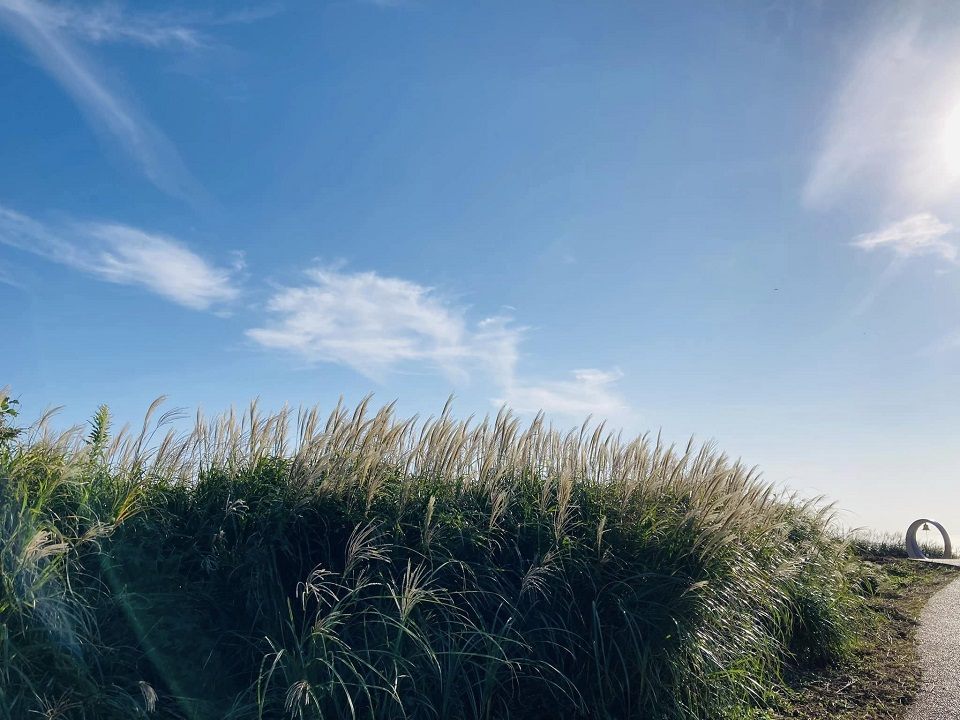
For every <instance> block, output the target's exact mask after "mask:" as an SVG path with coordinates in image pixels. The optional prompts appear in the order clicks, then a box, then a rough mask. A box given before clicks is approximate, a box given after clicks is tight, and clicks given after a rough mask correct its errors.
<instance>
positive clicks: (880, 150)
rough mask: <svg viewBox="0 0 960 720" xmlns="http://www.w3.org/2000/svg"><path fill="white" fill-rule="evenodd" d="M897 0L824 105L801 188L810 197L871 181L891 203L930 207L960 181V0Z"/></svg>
mask: <svg viewBox="0 0 960 720" xmlns="http://www.w3.org/2000/svg"><path fill="white" fill-rule="evenodd" d="M891 7H892V8H893V12H892V13H890V14H889V15H888V16H887V17H886V18H884V19H883V21H882V22H881V23H879V24H878V25H877V26H876V29H875V31H874V32H873V34H872V36H871V38H870V40H869V42H868V43H867V44H866V45H865V46H864V48H863V50H862V51H861V52H860V53H859V55H858V57H857V59H856V61H855V63H854V64H853V67H852V69H851V70H850V72H849V73H848V75H847V77H846V79H845V81H844V82H843V83H842V86H841V88H840V90H839V92H838V93H837V95H836V97H835V99H834V102H833V105H832V107H831V109H830V111H829V113H828V121H827V123H826V127H825V128H824V134H823V141H822V145H821V147H820V150H819V152H818V154H817V157H816V159H815V162H814V164H813V168H812V171H811V173H810V176H809V178H808V180H807V183H806V187H805V198H806V200H807V201H808V202H809V203H810V204H812V205H816V206H828V205H831V204H835V203H837V202H839V201H840V199H841V197H842V196H843V195H844V194H845V193H846V192H848V191H851V190H856V189H858V188H862V187H865V186H866V187H870V188H871V189H872V190H878V191H879V192H880V193H881V195H882V196H884V197H885V199H886V200H887V202H888V203H889V204H892V205H893V206H894V207H898V208H899V207H902V208H911V207H916V206H917V205H920V206H925V207H929V206H931V204H933V203H937V202H940V201H944V200H947V201H949V200H952V198H953V197H954V195H955V193H956V191H957V190H958V189H960V24H958V23H957V22H956V20H957V18H956V17H955V13H956V10H957V8H956V7H953V8H951V6H950V5H949V4H941V5H937V6H934V5H928V6H919V5H917V4H903V5H894V6H891ZM948 15H949V16H950V17H946V16H948Z"/></svg>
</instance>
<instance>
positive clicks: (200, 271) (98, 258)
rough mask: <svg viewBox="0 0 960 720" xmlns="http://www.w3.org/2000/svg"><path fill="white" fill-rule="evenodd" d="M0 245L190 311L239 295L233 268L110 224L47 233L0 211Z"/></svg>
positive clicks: (165, 238) (28, 220) (169, 241)
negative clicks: (140, 290)
mask: <svg viewBox="0 0 960 720" xmlns="http://www.w3.org/2000/svg"><path fill="white" fill-rule="evenodd" d="M0 243H3V244H5V245H10V246H12V247H16V248H19V249H21V250H26V251H28V252H31V253H34V254H36V255H40V256H41V257H44V258H46V259H47V260H51V261H53V262H56V263H60V264H62V265H67V266H69V267H72V268H74V269H76V270H80V271H82V272H85V273H88V274H90V275H93V276H95V277H97V278H100V279H101V280H105V281H107V282H112V283H117V284H120V285H139V286H141V287H143V288H146V289H147V290H150V291H151V292H154V293H156V294H157V295H160V296H161V297H164V298H167V299H168V300H172V301H173V302H175V303H177V304H179V305H183V306H185V307H188V308H193V309H196V310H206V309H209V308H211V307H213V306H216V305H221V304H223V303H228V302H230V301H231V300H234V299H235V298H236V297H237V296H238V295H239V290H238V289H237V287H236V285H235V282H234V278H235V275H236V272H237V270H238V268H237V267H233V268H225V267H218V266H215V265H212V264H210V263H209V262H207V261H206V260H204V259H203V258H201V257H200V256H199V255H197V254H196V253H194V252H193V251H191V250H190V249H189V248H187V247H186V246H185V245H183V244H182V243H180V242H179V241H177V240H175V239H174V238H171V237H168V236H165V235H159V234H155V233H147V232H144V231H143V230H138V229H137V228H133V227H130V226H127V225H120V224H116V223H86V224H71V225H68V226H65V227H61V228H50V227H48V226H47V225H45V224H43V223H40V222H38V221H36V220H34V219H33V218H30V217H27V216H26V215H23V214H20V213H17V212H14V211H13V210H9V209H7V208H4V207H3V206H0Z"/></svg>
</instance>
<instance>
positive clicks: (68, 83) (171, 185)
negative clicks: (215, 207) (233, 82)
mask: <svg viewBox="0 0 960 720" xmlns="http://www.w3.org/2000/svg"><path fill="white" fill-rule="evenodd" d="M274 12H276V9H275V8H274V7H273V6H265V7H264V8H263V9H262V10H257V9H240V10H235V11H233V12H232V13H230V14H227V15H224V16H219V17H216V16H209V15H208V16H201V15H195V16H192V17H191V16H182V17H180V16H175V15H172V14H169V13H165V14H163V13H156V14H133V13H129V12H125V11H124V10H123V8H122V6H120V5H117V4H100V3H91V4H85V5H80V4H75V5H67V4H56V5H54V4H52V3H47V2H42V0H0V28H6V29H7V30H8V31H9V32H11V33H12V34H13V35H14V36H15V37H16V38H18V39H19V40H20V42H21V43H23V45H24V46H25V47H26V48H27V49H28V50H29V51H30V52H31V53H32V55H33V56H34V58H35V59H36V60H37V61H38V62H39V64H40V65H41V67H43V68H44V69H45V70H46V72H47V73H48V74H49V75H50V76H51V77H52V78H53V79H54V80H56V81H57V83H59V84H60V86H61V87H62V88H63V90H64V91H65V92H66V93H67V94H68V95H69V96H70V97H71V98H72V99H73V101H74V102H75V103H76V104H77V106H78V107H79V108H80V109H81V110H82V111H83V113H84V114H85V115H86V117H87V118H88V120H89V122H90V124H91V126H92V127H93V128H94V129H95V130H97V131H98V132H100V133H103V134H104V135H106V136H107V137H109V138H110V139H111V140H112V141H114V142H116V143H117V144H118V145H119V146H120V147H121V148H122V150H123V151H124V152H125V153H126V154H127V155H128V156H129V157H130V158H131V159H132V161H133V162H134V163H135V165H136V166H137V167H138V168H139V169H140V171H141V172H142V173H143V174H144V175H145V176H146V177H147V179H148V180H150V182H152V183H153V184H154V185H156V186H157V187H158V188H160V189H161V190H163V191H164V192H166V193H168V194H170V195H173V196H176V197H181V198H185V199H190V200H196V198H197V197H202V196H203V195H204V193H203V191H202V189H201V187H200V185H199V183H198V182H197V181H196V179H195V178H194V177H193V176H192V175H191V173H190V171H189V170H188V169H187V167H186V165H185V164H184V162H183V160H182V159H181V158H180V155H179V153H178V152H177V149H176V147H175V146H174V144H173V143H172V142H171V141H170V140H169V138H167V137H166V135H164V134H163V132H161V131H160V130H159V129H158V128H157V127H155V126H154V125H153V124H152V123H151V122H150V120H149V119H148V118H147V117H146V116H145V115H144V114H143V113H142V112H139V111H138V110H137V108H136V103H135V102H134V101H133V99H132V98H130V97H125V96H124V94H123V93H121V92H120V91H118V90H117V89H116V88H114V87H111V84H110V83H109V82H108V81H107V79H106V77H105V74H104V73H103V71H102V70H101V69H100V68H99V67H98V65H97V63H96V62H95V61H94V60H93V59H92V58H91V57H90V56H89V55H88V54H87V53H86V52H84V49H83V47H82V45H84V44H86V45H101V44H106V43H127V44H134V45H138V46H141V47H145V48H151V49H159V48H164V49H168V50H171V49H172V50H196V49H198V48H200V47H205V46H207V45H209V44H210V41H209V38H208V37H207V36H206V35H205V34H204V33H203V32H201V30H200V29H199V26H200V25H223V24H232V23H246V22H254V21H255V20H259V19H260V18H262V17H266V16H267V15H269V14H273V13H274Z"/></svg>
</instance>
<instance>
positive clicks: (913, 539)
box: [907, 518, 953, 560]
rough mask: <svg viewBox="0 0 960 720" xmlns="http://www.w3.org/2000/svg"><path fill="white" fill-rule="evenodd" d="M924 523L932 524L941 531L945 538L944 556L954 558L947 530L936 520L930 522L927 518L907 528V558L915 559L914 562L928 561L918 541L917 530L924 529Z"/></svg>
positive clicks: (914, 522) (916, 521)
mask: <svg viewBox="0 0 960 720" xmlns="http://www.w3.org/2000/svg"><path fill="white" fill-rule="evenodd" d="M924 523H930V524H931V525H933V526H934V527H935V528H936V529H937V530H939V531H940V534H941V535H942V536H943V556H944V557H945V558H950V557H953V548H951V547H950V536H949V535H947V530H946V528H944V527H943V525H941V524H940V523H938V522H937V521H936V520H928V519H927V518H920V519H919V520H914V521H913V522H912V523H911V524H910V527H908V528H907V557H910V558H913V559H914V560H926V559H927V556H926V554H925V553H924V552H923V548H921V547H920V543H919V542H918V541H917V530H919V529H920V528H921V527H923V524H924Z"/></svg>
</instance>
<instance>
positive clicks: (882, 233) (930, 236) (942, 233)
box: [853, 213, 960, 263]
mask: <svg viewBox="0 0 960 720" xmlns="http://www.w3.org/2000/svg"><path fill="white" fill-rule="evenodd" d="M953 233H954V227H953V225H951V224H950V223H946V222H944V221H942V220H940V219H939V218H937V217H935V216H934V215H932V214H930V213H917V214H916V215H911V216H910V217H907V218H904V219H903V220H900V221H898V222H895V223H891V224H890V225H887V226H886V227H884V228H881V229H880V230H877V231H875V232H871V233H864V234H862V235H858V236H857V237H856V238H855V239H854V242H853V244H854V245H855V246H856V247H858V248H860V249H862V250H867V251H873V250H887V251H889V252H892V253H893V254H894V255H895V256H897V257H901V258H908V257H915V256H919V255H933V256H935V257H939V258H940V259H941V260H945V261H947V262H950V263H954V262H956V261H957V257H958V254H960V252H958V250H960V249H958V247H957V244H956V243H955V242H953V241H951V240H949V239H948V238H949V236H950V235H952V234H953Z"/></svg>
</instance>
